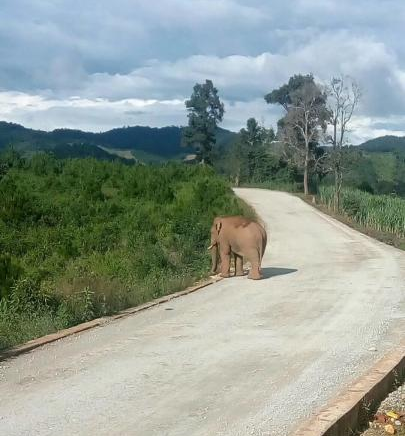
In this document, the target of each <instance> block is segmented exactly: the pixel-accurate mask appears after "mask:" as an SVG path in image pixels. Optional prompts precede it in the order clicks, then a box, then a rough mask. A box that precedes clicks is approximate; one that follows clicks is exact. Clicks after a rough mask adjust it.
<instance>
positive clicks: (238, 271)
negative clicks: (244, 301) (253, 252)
mask: <svg viewBox="0 0 406 436" xmlns="http://www.w3.org/2000/svg"><path fill="white" fill-rule="evenodd" d="M234 258H235V275H236V276H243V275H244V268H243V263H244V262H243V257H242V256H239V255H238V254H234Z"/></svg>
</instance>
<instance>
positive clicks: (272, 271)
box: [261, 267, 297, 279]
mask: <svg viewBox="0 0 406 436" xmlns="http://www.w3.org/2000/svg"><path fill="white" fill-rule="evenodd" d="M261 271H262V275H263V276H264V279H270V278H271V277H276V276H284V275H285V274H291V273H294V272H296V271H297V269H295V268H276V267H275V268H261Z"/></svg>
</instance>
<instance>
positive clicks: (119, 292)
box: [0, 154, 253, 349]
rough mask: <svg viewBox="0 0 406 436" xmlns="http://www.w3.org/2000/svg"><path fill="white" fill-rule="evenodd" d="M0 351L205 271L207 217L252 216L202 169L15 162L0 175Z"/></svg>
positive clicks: (42, 158)
mask: <svg viewBox="0 0 406 436" xmlns="http://www.w3.org/2000/svg"><path fill="white" fill-rule="evenodd" d="M0 198H2V202H1V204H0V349H5V348H8V347H12V346H13V345H16V344H20V343H22V342H25V341H27V340H29V339H33V338H35V337H38V336H42V335H45V334H48V333H52V332H54V331H56V330H59V329H63V328H67V327H71V326H73V325H76V324H78V323H81V322H84V321H89V320H91V319H94V318H98V317H100V316H105V315H110V314H113V313H115V312H117V311H120V310H122V309H125V308H128V307H131V306H136V305H139V304H141V303H144V302H147V301H149V300H151V299H154V298H158V297H160V296H163V295H167V294H169V293H172V292H176V291H179V290H181V289H184V288H185V287H187V286H189V285H190V284H192V283H193V282H195V281H197V280H199V279H201V278H204V277H206V276H207V275H208V271H209V268H210V256H208V254H207V250H206V248H207V246H208V245H209V237H210V226H211V222H212V220H213V217H214V216H216V215H234V214H242V215H246V216H252V213H253V211H252V210H251V209H250V208H249V207H248V206H247V205H245V204H244V203H243V202H242V201H241V200H239V199H237V198H236V197H235V195H234V194H233V192H232V190H231V188H230V186H229V184H228V183H226V182H225V181H224V180H223V179H222V178H221V177H219V176H217V175H216V174H215V173H214V171H213V170H212V169H211V168H208V167H205V166H201V165H199V166H186V165H181V164H167V165H163V166H153V167H147V166H142V165H132V166H129V165H124V164H122V163H119V162H101V161H97V160H95V159H68V160H62V161H61V160H56V159H54V158H52V156H49V155H45V154H39V155H35V156H34V157H33V158H32V159H31V160H29V161H21V160H19V161H18V162H17V164H15V165H11V166H9V168H8V170H7V173H6V174H5V175H2V176H1V178H0Z"/></svg>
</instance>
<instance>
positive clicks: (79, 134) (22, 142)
mask: <svg viewBox="0 0 406 436" xmlns="http://www.w3.org/2000/svg"><path fill="white" fill-rule="evenodd" d="M181 134H182V128H181V127H176V126H168V127H161V128H156V127H144V126H133V127H122V128H117V129H112V130H109V131H107V132H102V133H92V132H83V131H81V130H73V129H56V130H53V131H52V132H45V131H43V130H33V129H28V128H25V127H23V126H21V125H19V124H14V123H7V122H4V121H2V122H0V150H1V149H3V148H5V147H7V146H8V145H10V144H12V145H13V147H14V148H15V149H16V150H19V151H21V152H23V153H26V154H31V153H35V152H37V151H53V152H54V153H55V154H56V155H57V156H61V157H62V156H63V157H68V156H72V157H79V156H81V157H85V156H94V157H99V158H101V159H113V158H114V153H116V154H117V155H118V156H126V157H127V158H128V154H129V153H128V152H127V153H123V151H128V150H129V151H130V152H131V154H132V155H133V156H134V157H135V158H137V159H139V160H142V161H151V162H152V161H153V162H157V161H163V160H169V159H182V158H184V157H185V156H186V155H188V154H190V153H192V152H193V149H191V148H185V147H182V146H181ZM236 135H237V134H236V133H234V132H230V131H229V130H225V129H222V128H218V129H217V144H218V145H219V146H226V145H227V144H229V143H230V142H231V141H232V140H233V139H234V138H235V137H236ZM123 159H124V158H123Z"/></svg>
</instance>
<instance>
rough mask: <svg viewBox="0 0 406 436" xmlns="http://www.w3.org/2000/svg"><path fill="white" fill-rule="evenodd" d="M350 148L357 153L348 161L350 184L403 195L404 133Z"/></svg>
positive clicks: (380, 192) (348, 181)
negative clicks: (401, 135)
mask: <svg viewBox="0 0 406 436" xmlns="http://www.w3.org/2000/svg"><path fill="white" fill-rule="evenodd" d="M351 149H352V150H353V151H354V152H355V154H354V155H353V158H352V161H351V162H348V163H347V164H346V172H345V175H344V181H345V182H346V183H347V184H349V185H353V186H355V187H359V188H362V189H365V190H368V191H370V192H375V193H377V194H391V193H396V194H397V195H400V196H404V193H405V191H404V188H405V137H404V136H403V137H400V136H390V135H388V136H381V137H378V138H374V139H371V140H369V141H366V142H364V143H363V144H360V145H358V146H353V147H351Z"/></svg>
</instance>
